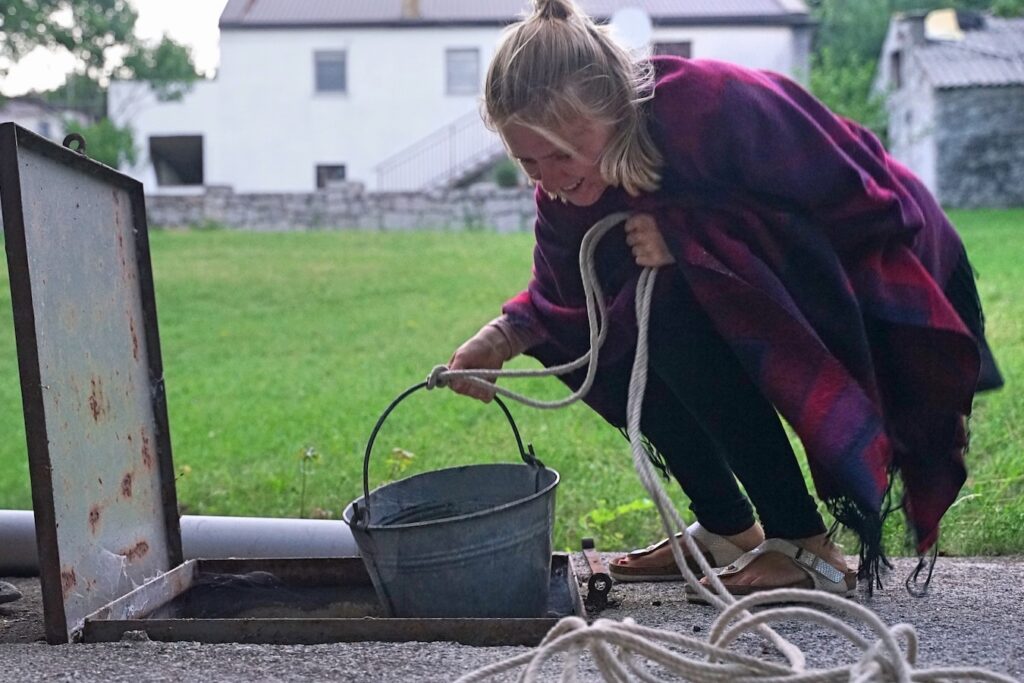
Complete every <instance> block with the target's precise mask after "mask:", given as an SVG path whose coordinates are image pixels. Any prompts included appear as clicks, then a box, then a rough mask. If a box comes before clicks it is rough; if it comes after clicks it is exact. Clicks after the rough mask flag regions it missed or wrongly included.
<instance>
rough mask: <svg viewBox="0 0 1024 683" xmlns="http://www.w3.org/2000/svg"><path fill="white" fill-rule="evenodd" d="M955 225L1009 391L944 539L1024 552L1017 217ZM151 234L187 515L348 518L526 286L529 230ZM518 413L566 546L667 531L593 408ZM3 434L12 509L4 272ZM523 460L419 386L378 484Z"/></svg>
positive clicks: (414, 409)
mask: <svg viewBox="0 0 1024 683" xmlns="http://www.w3.org/2000/svg"><path fill="white" fill-rule="evenodd" d="M954 220H955V221H956V223H957V224H958V225H959V226H960V228H961V230H962V233H963V235H964V237H965V239H966V241H967V243H968V246H969V248H970V250H971V254H972V259H973V261H974V264H975V267H976V268H977V269H978V271H979V272H980V279H979V286H980V288H981V294H982V299H983V301H984V303H985V306H986V314H987V317H988V324H989V328H990V341H991V342H992V346H993V348H994V350H995V353H996V355H997V357H998V360H999V361H1000V363H1001V366H1002V370H1003V373H1004V375H1005V376H1006V378H1007V383H1008V386H1009V388H1008V389H1004V390H1003V391H1001V392H997V393H995V394H992V395H987V396H982V397H980V398H979V399H978V401H977V408H976V412H975V417H974V419H973V421H972V432H973V444H972V448H971V453H970V465H971V478H970V481H969V482H968V485H967V487H966V488H965V489H964V492H963V496H962V498H961V499H960V500H959V501H958V502H957V503H956V505H955V506H954V507H953V509H952V510H951V511H950V513H949V514H948V515H947V517H946V520H945V526H944V538H943V541H942V549H943V550H944V551H945V552H948V553H951V554H976V553H1011V552H1024V495H1022V493H1024V461H1022V457H1021V447H1022V444H1024V434H1022V428H1021V424H1022V422H1021V420H1022V418H1024V398H1022V396H1024V394H1021V393H1020V392H1019V391H1017V388H1016V387H1017V384H1018V383H1019V382H1021V381H1022V380H1024V376H1022V375H1024V302H1022V300H1021V298H1020V296H1019V295H1014V294H1013V293H1014V292H1018V293H1019V292H1021V291H1024V273H1021V272H1020V271H1019V270H1018V268H1019V266H1020V261H1021V257H1022V256H1024V211H1022V210H1015V211H975V212H958V213H955V214H954ZM151 243H152V249H153V260H154V264H153V266H154V277H155V281H156V291H157V306H158V310H159V314H160V318H159V323H160V334H161V344H162V347H163V354H164V356H163V357H164V366H165V371H166V383H167V391H168V402H169V413H170V424H171V438H172V443H173V452H174V463H175V469H176V471H177V472H178V480H177V487H178V497H179V501H180V502H181V504H182V507H183V511H184V512H186V513H188V514H214V515H256V516H299V515H304V516H322V517H338V516H339V515H340V511H341V509H342V508H343V507H344V506H345V505H346V504H347V503H348V502H349V501H351V500H352V499H353V498H355V497H357V496H358V495H359V494H360V491H361V468H362V457H363V449H364V446H365V442H366V439H367V437H368V436H369V432H370V430H371V429H372V427H373V425H374V422H375V421H376V419H377V417H378V416H379V415H380V413H381V412H382V411H383V409H384V408H385V407H386V406H387V404H388V402H389V401H390V400H391V399H392V398H394V397H395V396H396V395H397V394H398V393H399V392H401V391H402V390H404V389H405V388H406V387H408V386H410V385H411V384H414V383H416V382H418V381H420V380H422V379H423V378H424V377H425V376H426V375H427V373H428V372H429V371H430V369H431V367H432V366H434V365H435V364H437V363H443V362H445V361H447V360H448V357H449V355H450V354H451V352H452V350H453V349H454V348H455V347H456V346H457V345H458V344H459V343H460V342H461V341H462V340H464V339H465V338H466V337H467V336H469V335H470V334H472V333H473V332H474V331H476V329H477V328H478V327H479V325H480V324H482V323H484V322H486V321H487V320H489V319H490V318H491V317H493V316H494V315H496V314H497V313H498V310H499V306H500V304H501V302H502V301H503V300H504V299H505V298H506V297H507V296H508V295H510V294H512V293H515V292H516V291H518V290H519V289H520V288H522V286H523V285H525V283H526V279H527V277H528V275H529V270H530V258H531V236H530V235H527V234H517V235H497V234H491V233H480V232H472V233H443V232H435V233H367V232H314V233H294V234H280V233H278V234H260V233H240V232H227V231H199V232H179V231H155V232H154V233H153V234H152V235H151ZM3 277H4V279H6V269H5V268H4V275H3ZM513 365H514V366H520V367H522V366H532V365H533V362H532V361H530V360H528V359H521V360H517V361H516V362H515V363H514V364H513ZM515 387H518V388H519V389H520V390H522V391H525V392H527V393H530V394H533V395H537V396H541V397H546V398H554V397H556V396H561V395H564V393H565V392H566V390H565V389H564V387H563V386H562V385H561V384H560V383H558V382H557V381H555V380H529V381H523V380H519V381H516V384H515ZM512 410H513V413H514V414H515V416H516V419H517V422H518V423H519V425H520V429H521V431H522V432H523V435H524V438H525V439H527V440H529V441H532V442H533V443H534V445H535V447H536V450H537V454H538V456H540V457H541V458H542V459H543V460H544V461H545V462H546V463H547V464H549V465H550V466H551V467H554V468H555V469H557V470H558V471H559V472H560V473H561V475H562V484H561V486H560V488H559V492H558V514H557V516H558V522H557V528H556V545H557V546H558V547H560V548H578V547H579V539H580V538H581V537H583V536H595V537H596V538H597V542H598V545H599V547H603V548H609V549H612V548H626V547H631V546H635V545H641V544H646V543H648V542H650V541H652V540H654V539H655V538H656V537H658V536H659V531H658V523H657V520H656V519H655V517H656V516H655V514H654V513H653V511H652V509H651V508H650V504H649V503H647V502H646V500H645V493H644V491H643V490H642V487H641V485H640V483H639V481H638V480H637V478H636V476H635V475H634V474H633V471H632V466H631V463H630V455H629V449H628V445H627V443H626V442H625V440H624V439H623V438H622V437H621V436H620V435H619V434H618V432H617V431H616V430H614V429H612V428H610V427H608V426H606V425H605V424H604V423H603V422H602V421H601V420H600V419H599V418H597V417H596V416H595V415H593V414H591V413H590V412H589V410H588V409H587V408H586V407H584V406H582V405H577V406H573V407H571V408H568V409H564V410H558V411H536V410H532V409H528V408H525V407H522V406H517V405H513V406H512ZM0 433H2V434H3V435H4V437H5V438H4V439H3V440H2V442H0V508H14V509H28V508H29V507H31V498H30V488H29V478H28V466H27V456H26V453H25V435H24V425H23V422H22V412H21V399H20V386H19V383H18V371H17V360H16V354H15V349H14V333H13V327H12V318H11V313H10V294H9V289H8V288H7V287H6V285H4V286H3V287H0ZM409 453H411V454H413V457H412V458H407V457H406V454H409ZM516 457H517V455H516V452H515V446H514V441H513V439H512V436H511V433H510V432H509V430H508V427H507V425H506V424H505V423H504V419H503V418H502V416H501V414H500V411H499V410H498V409H497V408H496V407H494V406H484V405H482V404H478V403H476V402H470V401H469V400H468V399H464V398H461V397H457V396H454V395H452V394H451V393H450V392H446V391H445V392H440V391H437V392H430V393H428V392H420V393H419V394H417V395H415V396H413V397H412V398H410V399H408V400H407V401H406V402H404V403H403V404H402V405H401V406H400V407H399V408H398V409H397V410H396V411H395V412H394V413H393V414H392V416H391V418H390V419H389V420H388V422H387V424H386V425H385V427H384V429H383V430H382V432H381V434H380V436H379V437H378V439H377V446H376V448H375V452H374V458H373V463H372V467H371V474H370V479H371V483H372V484H380V483H383V482H385V481H387V480H389V479H394V478H397V477H399V476H407V475H409V474H412V473H415V472H423V471H429V470H433V469H438V468H441V467H447V466H451V465H455V464H469V463H476V462H509V461H513V460H515V459H516ZM674 488H675V487H673V489H674ZM303 491H304V492H303ZM675 498H676V500H677V502H678V503H679V505H680V506H681V507H683V508H685V499H684V498H683V497H682V495H681V494H678V493H676V494H675ZM892 533H893V534H894V535H895V534H899V531H898V529H893V531H892Z"/></svg>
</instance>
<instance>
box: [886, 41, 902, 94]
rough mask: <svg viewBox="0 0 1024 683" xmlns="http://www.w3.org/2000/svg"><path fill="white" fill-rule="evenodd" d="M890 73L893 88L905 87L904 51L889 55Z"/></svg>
mask: <svg viewBox="0 0 1024 683" xmlns="http://www.w3.org/2000/svg"><path fill="white" fill-rule="evenodd" d="M889 74H890V79H891V82H892V89H893V90H899V89H900V88H902V87H903V53H902V52H900V51H899V50H896V51H894V52H893V53H892V54H891V55H889Z"/></svg>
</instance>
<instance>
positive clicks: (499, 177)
mask: <svg viewBox="0 0 1024 683" xmlns="http://www.w3.org/2000/svg"><path fill="white" fill-rule="evenodd" d="M494 182H495V183H497V185H498V187H519V166H518V165H517V164H516V162H514V161H512V160H511V159H504V160H502V161H500V162H499V163H498V165H497V166H495V167H494Z"/></svg>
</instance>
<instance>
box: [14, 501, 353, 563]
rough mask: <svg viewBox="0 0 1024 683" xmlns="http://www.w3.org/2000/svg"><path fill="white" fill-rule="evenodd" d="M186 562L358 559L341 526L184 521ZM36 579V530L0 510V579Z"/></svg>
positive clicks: (27, 515)
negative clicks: (246, 559) (320, 558)
mask: <svg viewBox="0 0 1024 683" xmlns="http://www.w3.org/2000/svg"><path fill="white" fill-rule="evenodd" d="M181 544H182V551H183V553H184V555H185V559H186V560H191V559H195V558H207V559H220V558H227V557H239V558H264V557H348V556H355V555H358V554H359V550H358V548H357V547H356V543H355V540H354V539H353V538H352V531H351V530H350V529H349V528H348V525H347V524H345V523H344V522H341V521H336V520H328V519H277V518H266V517H209V516H205V515H184V516H183V517H182V518H181ZM38 573H39V555H38V553H37V551H36V525H35V517H34V515H33V514H32V511H31V510H0V576H35V575H37V574H38Z"/></svg>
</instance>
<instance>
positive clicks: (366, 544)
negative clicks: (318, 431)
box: [343, 382, 559, 618]
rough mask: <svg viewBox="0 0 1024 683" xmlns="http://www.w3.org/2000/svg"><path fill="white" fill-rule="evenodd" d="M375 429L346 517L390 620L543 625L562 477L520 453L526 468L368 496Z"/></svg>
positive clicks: (422, 477) (456, 471) (477, 472)
mask: <svg viewBox="0 0 1024 683" xmlns="http://www.w3.org/2000/svg"><path fill="white" fill-rule="evenodd" d="M424 386H426V382H423V383H421V384H417V385H416V386H413V387H411V388H410V389H408V390H406V391H405V392H404V393H402V394H401V395H400V396H399V397H398V398H396V399H395V400H394V401H393V402H392V403H391V405H390V406H388V408H387V410H385V411H384V414H383V415H381V417H380V419H379V420H378V421H377V425H376V426H375V427H374V429H373V433H372V434H371V435H370V440H369V442H368V443H367V445H366V454H365V456H364V458H363V497H362V498H359V499H357V500H355V501H353V502H352V503H350V504H349V506H348V507H347V508H345V512H344V515H343V517H344V520H345V522H346V523H347V524H348V525H349V526H350V527H351V528H352V535H353V536H354V537H355V540H356V544H357V545H358V546H359V551H360V554H361V555H362V557H363V560H364V562H365V563H366V567H367V570H368V571H369V573H370V578H371V579H372V580H373V585H374V588H375V589H376V591H377V595H378V597H379V598H380V601H381V603H382V604H383V606H384V609H385V611H386V612H387V613H388V615H389V616H393V617H421V618H425V617H439V618H454V617H479V618H494V617H538V616H543V615H544V614H545V612H546V610H547V605H548V587H549V585H550V581H551V529H552V526H553V524H554V517H555V488H556V487H557V486H558V480H559V476H558V472H555V471H554V470H552V469H548V468H546V467H544V465H543V464H542V463H541V462H540V461H539V460H537V458H536V456H535V455H534V453H533V446H532V445H529V446H527V447H526V448H524V447H523V441H522V438H521V437H520V436H519V430H518V428H517V427H516V424H515V421H514V420H513V419H512V415H511V413H509V411H508V408H507V407H506V406H505V404H504V403H503V402H502V401H501V400H500V399H498V398H497V397H496V398H495V403H497V404H498V406H499V407H500V408H501V409H502V411H503V412H504V413H505V416H506V417H507V418H508V421H509V424H510V425H511V426H512V433H513V435H514V436H515V439H516V444H517V445H518V447H519V453H520V455H521V457H522V459H523V461H524V463H525V464H488V465H468V466H463V467H452V468H449V469H443V470H437V471H434V472H427V473H424V474H419V475H415V476H412V477H409V478H407V479H403V480H401V481H397V482H394V483H391V484H387V485H385V486H381V487H379V488H377V489H374V490H373V491H370V490H369V464H370V454H371V451H372V449H373V443H374V440H375V439H376V437H377V432H378V431H379V430H380V428H381V425H383V423H384V420H385V419H387V417H388V415H389V414H390V413H391V411H392V410H394V408H395V406H397V405H398V403H399V402H401V401H402V400H403V399H404V398H405V397H407V396H408V395H409V394H411V393H413V392H414V391H416V390H417V389H420V388H422V387H424Z"/></svg>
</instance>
